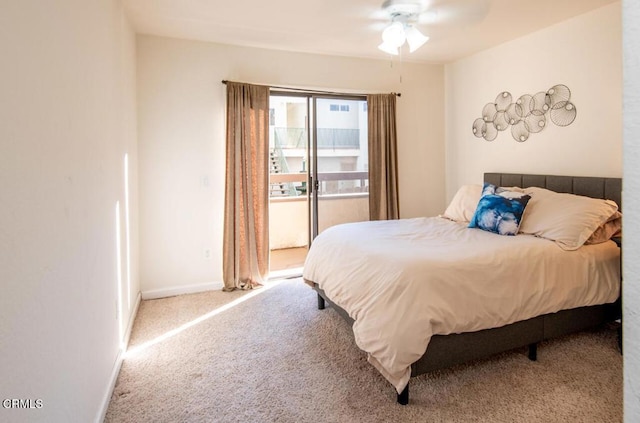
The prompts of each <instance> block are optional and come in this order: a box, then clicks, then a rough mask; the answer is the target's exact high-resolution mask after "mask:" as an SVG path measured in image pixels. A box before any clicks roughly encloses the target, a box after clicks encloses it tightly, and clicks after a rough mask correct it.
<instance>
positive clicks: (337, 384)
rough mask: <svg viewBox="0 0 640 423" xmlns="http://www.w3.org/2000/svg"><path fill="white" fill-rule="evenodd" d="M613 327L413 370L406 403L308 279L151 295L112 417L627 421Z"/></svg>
mask: <svg viewBox="0 0 640 423" xmlns="http://www.w3.org/2000/svg"><path fill="white" fill-rule="evenodd" d="M622 380H623V379H622V356H621V355H620V353H619V351H618V347H617V339H616V330H615V328H614V327H612V326H604V327H599V328H597V329H594V330H592V331H587V332H582V333H579V334H575V335H571V336H567V337H564V338H560V339H556V340H552V341H547V342H544V343H542V344H540V346H539V347H538V361H536V362H532V361H530V360H528V359H527V350H526V349H525V348H522V349H517V350H513V351H510V352H507V353H503V354H499V355H496V356H494V357H491V358H489V359H487V360H482V361H475V362H471V363H468V364H464V365H458V366H455V367H453V368H450V369H447V370H443V371H436V372H432V373H429V374H425V375H421V376H418V377H415V378H412V379H411V398H410V402H409V405H407V406H401V405H398V404H397V403H396V394H395V390H394V389H393V387H392V386H391V385H390V384H389V383H388V382H387V381H386V380H385V379H384V378H383V377H382V376H381V375H380V374H379V373H378V372H377V371H376V370H375V369H374V368H373V366H371V365H370V364H369V363H368V362H367V360H366V356H365V354H364V353H363V352H362V351H361V350H360V349H358V347H357V346H356V345H355V342H354V340H353V333H352V332H351V328H350V326H349V325H348V324H347V323H346V322H345V321H344V320H343V319H342V318H341V317H340V316H339V315H338V314H337V313H336V312H335V311H334V310H332V309H331V308H329V307H328V308H327V309H325V310H318V309H317V307H316V295H315V292H314V291H312V290H311V288H309V287H308V286H307V285H305V284H304V283H303V282H302V281H301V280H300V279H294V280H284V281H279V282H271V283H269V284H268V285H267V286H265V287H263V288H261V289H257V290H254V291H250V292H231V293H228V292H221V291H210V292H204V293H199V294H192V295H183V296H178V297H172V298H164V299H159V300H149V301H143V302H142V304H141V305H140V309H139V311H138V316H137V318H136V321H135V324H134V328H133V332H132V336H131V341H130V344H129V349H128V351H127V354H126V356H125V360H124V363H123V365H122V369H121V371H120V375H119V377H118V380H117V382H116V386H115V389H114V392H113V395H112V398H111V402H110V404H109V408H108V410H107V415H106V419H105V421H106V422H136V423H139V422H367V423H368V422H527V423H530V422H544V423H548V422H621V421H622V392H623V386H622V385H623V383H622Z"/></svg>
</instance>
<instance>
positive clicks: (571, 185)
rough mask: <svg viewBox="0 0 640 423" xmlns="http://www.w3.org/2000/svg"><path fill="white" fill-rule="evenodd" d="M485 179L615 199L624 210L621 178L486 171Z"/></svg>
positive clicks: (518, 185) (503, 183)
mask: <svg viewBox="0 0 640 423" xmlns="http://www.w3.org/2000/svg"><path fill="white" fill-rule="evenodd" d="M484 181H485V182H489V183H491V184H494V185H497V186H502V187H522V188H526V187H540V188H547V189H550V190H551V191H555V192H568V193H570V194H577V195H584V196H586V197H592V198H603V199H606V200H613V201H615V202H616V204H618V207H619V208H620V209H621V210H622V179H621V178H599V177H592V176H557V175H529V174H523V173H485V174H484Z"/></svg>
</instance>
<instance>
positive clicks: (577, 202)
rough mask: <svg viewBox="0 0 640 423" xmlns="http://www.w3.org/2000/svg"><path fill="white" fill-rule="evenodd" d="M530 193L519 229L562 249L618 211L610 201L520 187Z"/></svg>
mask: <svg viewBox="0 0 640 423" xmlns="http://www.w3.org/2000/svg"><path fill="white" fill-rule="evenodd" d="M524 191H525V192H526V193H527V194H529V195H530V196H531V200H529V204H528V205H527V208H526V210H525V213H524V216H523V217H522V223H521V225H520V232H521V233H524V234H530V235H536V236H539V237H541V238H546V239H550V240H552V241H554V242H555V243H556V244H558V246H559V247H560V248H562V249H563V250H568V251H571V250H577V249H578V248H580V247H581V246H582V245H583V244H584V243H585V242H586V241H587V240H588V239H589V237H591V235H592V234H593V233H594V232H595V231H596V229H598V228H599V227H600V226H602V225H603V224H604V223H605V222H607V221H609V219H610V218H612V217H613V216H614V214H615V213H616V212H617V211H618V205H617V204H616V203H615V202H614V201H611V200H599V199H595V198H589V197H584V196H581V195H574V194H565V193H557V192H554V191H550V190H548V189H544V188H537V187H531V188H526V189H525V190H524Z"/></svg>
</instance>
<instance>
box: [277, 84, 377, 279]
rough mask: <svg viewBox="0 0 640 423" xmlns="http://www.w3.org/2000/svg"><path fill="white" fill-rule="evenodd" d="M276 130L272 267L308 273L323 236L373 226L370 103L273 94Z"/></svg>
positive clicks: (335, 97)
mask: <svg viewBox="0 0 640 423" xmlns="http://www.w3.org/2000/svg"><path fill="white" fill-rule="evenodd" d="M269 129H270V137H269V164H270V179H269V186H270V192H269V197H270V207H269V233H270V250H271V252H272V254H271V264H272V266H271V267H272V269H273V270H282V269H285V268H291V267H301V266H302V264H303V263H304V257H305V256H306V251H307V249H308V247H309V246H310V245H311V242H312V240H313V239H314V238H315V237H316V236H317V235H318V234H319V233H321V232H322V231H324V230H325V229H327V228H328V227H330V226H333V225H337V224H340V223H347V222H356V221H362V220H369V199H368V190H369V184H368V154H367V103H366V100H364V98H362V97H347V96H315V95H311V94H292V93H272V95H271V99H270V118H269Z"/></svg>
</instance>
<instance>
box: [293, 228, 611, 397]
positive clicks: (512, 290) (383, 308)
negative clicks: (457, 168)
mask: <svg viewBox="0 0 640 423" xmlns="http://www.w3.org/2000/svg"><path fill="white" fill-rule="evenodd" d="M303 277H304V279H306V280H308V281H313V282H315V283H317V284H318V285H319V287H320V288H322V289H323V290H324V291H325V292H326V294H327V296H328V297H329V298H330V299H331V300H332V301H333V302H335V303H336V304H337V305H338V306H340V307H342V308H343V309H344V310H346V311H347V312H348V313H349V315H350V316H351V317H352V318H353V319H354V320H355V323H354V325H353V332H354V334H355V340H356V343H357V345H358V346H359V347H360V348H361V349H362V350H363V351H365V352H366V353H367V354H368V360H369V362H370V363H371V364H373V365H374V366H375V367H376V368H377V369H378V370H379V371H380V373H382V374H383V375H384V376H385V377H386V378H387V379H388V380H389V381H390V382H391V383H392V384H393V385H394V386H395V388H396V390H397V391H398V392H401V391H402V390H403V389H404V387H405V386H406V385H407V383H408V381H409V377H410V376H411V364H412V363H413V362H415V361H416V360H418V359H419V358H420V357H421V356H422V355H423V354H424V352H425V351H426V349H427V345H428V343H429V340H430V339H431V336H432V335H446V334H450V333H460V332H469V331H476V330H481V329H489V328H494V327H500V326H503V325H506V324H509V323H513V322H516V321H519V320H524V319H528V318H531V317H534V316H537V315H541V314H545V313H552V312H556V311H559V310H562V309H570V308H575V307H581V306H586V305H595V304H604V303H610V302H613V301H615V300H616V299H617V298H618V295H619V287H620V262H619V249H618V248H617V247H616V246H615V244H614V243H613V242H606V243H603V244H598V245H591V246H585V247H582V248H580V249H579V250H577V251H571V252H569V251H563V250H561V249H560V248H559V247H558V246H557V245H555V244H554V243H553V242H551V241H548V240H544V239H540V238H536V237H533V236H530V235H518V236H501V235H496V234H492V233H489V232H485V231H482V230H479V229H469V228H467V227H466V225H464V224H461V223H456V222H452V221H450V220H447V219H444V218H440V217H432V218H417V219H403V220H394V221H376V222H362V223H351V224H345V225H338V226H334V227H331V228H329V229H327V230H326V231H324V232H323V233H322V234H320V235H319V236H318V237H317V238H316V239H315V240H314V241H313V245H312V247H311V249H310V251H309V254H308V256H307V260H306V263H305V266H304V272H303Z"/></svg>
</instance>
